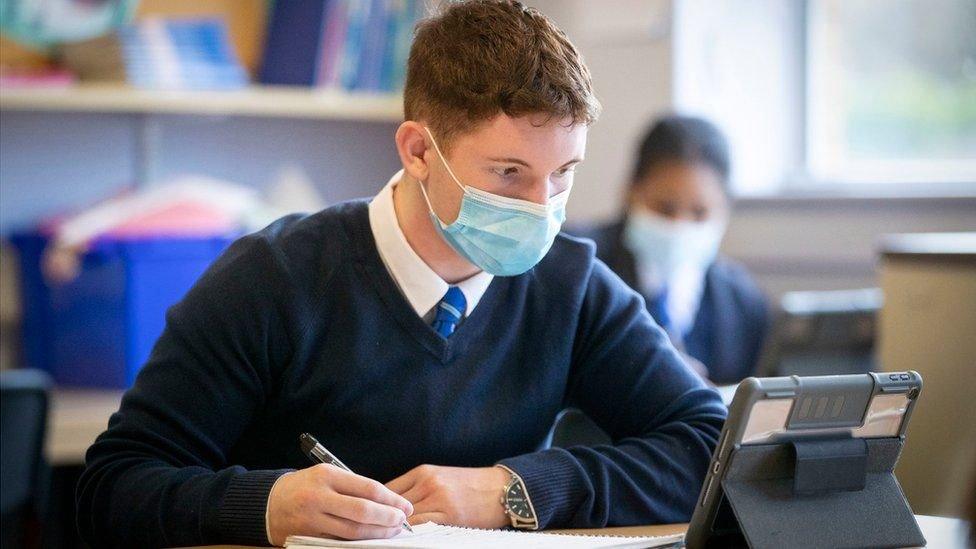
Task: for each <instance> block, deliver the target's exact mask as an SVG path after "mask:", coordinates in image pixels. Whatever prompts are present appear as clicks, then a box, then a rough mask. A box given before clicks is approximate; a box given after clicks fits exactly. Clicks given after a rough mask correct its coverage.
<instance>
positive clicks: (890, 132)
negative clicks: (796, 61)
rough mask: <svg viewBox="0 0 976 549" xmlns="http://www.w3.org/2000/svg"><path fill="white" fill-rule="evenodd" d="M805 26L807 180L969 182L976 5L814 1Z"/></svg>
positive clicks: (974, 134) (975, 173) (974, 178)
mask: <svg viewBox="0 0 976 549" xmlns="http://www.w3.org/2000/svg"><path fill="white" fill-rule="evenodd" d="M807 32H808V40H807V51H806V58H807V76H808V82H807V84H808V87H807V93H806V97H807V113H806V114H807V116H806V120H807V167H808V170H809V176H810V179H811V180H812V181H821V182H830V183H847V182H852V183H855V182H856V183H895V182H901V183H925V182H961V183H970V184H972V183H974V182H976V2H974V1H973V0H815V1H811V2H809V3H808V13H807Z"/></svg>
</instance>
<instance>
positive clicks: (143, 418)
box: [78, 0, 726, 546]
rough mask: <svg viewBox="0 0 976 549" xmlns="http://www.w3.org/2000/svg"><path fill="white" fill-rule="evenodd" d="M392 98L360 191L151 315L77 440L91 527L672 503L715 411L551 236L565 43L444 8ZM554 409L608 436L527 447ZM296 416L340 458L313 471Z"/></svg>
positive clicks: (652, 507)
mask: <svg viewBox="0 0 976 549" xmlns="http://www.w3.org/2000/svg"><path fill="white" fill-rule="evenodd" d="M404 107H405V108H404V110H405V115H406V116H405V118H406V121H405V122H403V124H401V125H400V127H399V128H398V130H397V132H396V135H395V140H394V141H395V146H396V149H397V152H398V154H399V158H400V160H401V164H402V170H401V171H399V172H398V173H396V174H395V175H393V176H392V177H391V178H390V180H389V182H388V183H387V184H386V185H385V186H384V187H383V188H382V190H381V191H380V192H379V193H378V194H377V195H376V196H375V197H373V198H372V199H371V200H355V201H351V202H347V203H343V204H339V205H336V206H334V207H331V208H328V209H326V210H323V211H321V212H318V213H316V214H312V215H293V216H288V217H286V218H283V219H281V220H279V221H277V222H275V223H274V224H272V225H271V226H269V227H268V228H266V229H264V230H262V231H260V232H258V233H255V234H253V235H250V236H247V237H245V238H243V239H241V240H240V241H238V242H237V243H235V244H234V245H233V246H232V247H231V248H230V249H229V250H228V251H227V252H226V253H225V254H224V255H223V256H222V257H221V258H220V259H219V260H218V261H217V262H216V263H215V264H214V266H213V267H212V268H211V269H209V270H208V272H207V273H206V274H205V275H204V276H203V277H202V278H201V280H200V281H199V282H198V283H197V284H196V285H195V286H194V288H193V289H192V290H191V291H190V292H189V293H188V295H187V296H186V297H185V298H184V299H183V300H182V301H181V302H180V303H179V304H177V305H176V306H174V307H173V308H172V309H171V310H170V312H169V314H168V319H167V326H166V329H165V331H164V333H163V335H162V336H161V337H160V339H159V341H158V343H157V344H156V347H155V349H154V351H153V354H152V357H151V358H150V360H149V362H148V364H147V365H146V366H145V367H144V368H143V370H142V372H141V373H140V375H139V377H138V379H137V380H136V383H135V386H134V387H133V388H132V389H131V390H130V391H129V392H128V393H127V394H126V396H125V398H124V399H123V402H122V407H121V409H120V411H119V413H118V414H116V415H114V416H113V418H112V421H111V425H110V427H109V429H108V430H107V431H106V432H105V433H103V434H102V435H101V436H100V437H99V438H98V440H97V441H96V442H95V444H94V445H93V446H92V448H91V449H90V450H89V452H88V455H87V459H86V463H87V465H88V467H87V469H86V471H85V473H84V474H83V476H82V479H81V481H80V483H79V486H78V505H79V527H80V529H81V531H82V534H83V536H84V537H85V538H86V539H87V540H88V541H89V542H90V543H91V544H92V545H96V546H107V545H115V546H158V545H202V544H216V543H238V544H247V545H264V544H268V543H271V544H276V545H280V544H282V543H283V542H284V540H285V538H286V536H288V535H292V534H307V535H316V536H322V535H325V536H334V537H341V538H353V539H358V538H382V537H390V536H394V535H396V534H397V533H399V532H400V529H401V524H402V523H403V521H404V520H407V519H409V521H410V523H412V524H418V523H423V522H427V521H434V522H439V523H444V524H456V525H462V526H470V527H480V528H501V527H503V526H506V525H511V526H514V527H516V528H525V529H539V528H552V527H559V526H563V527H569V526H574V527H599V526H606V525H623V524H639V523H655V522H664V523H672V522H681V521H687V520H688V519H689V517H690V515H691V511H692V509H693V507H694V503H695V499H696V497H697V495H698V492H699V487H700V485H701V482H702V480H703V478H704V475H705V471H706V469H707V467H708V464H709V458H710V456H711V453H712V450H713V449H714V447H715V444H716V441H717V437H718V435H719V432H720V429H721V426H722V422H723V421H724V418H725V413H726V412H725V408H724V406H723V405H722V403H721V400H720V399H719V397H718V395H717V393H716V392H715V391H713V390H712V389H710V388H708V387H707V386H706V385H705V384H704V383H703V382H702V380H701V379H700V378H699V377H698V376H697V375H696V374H695V373H694V372H693V371H691V370H690V369H689V368H688V366H687V365H686V364H684V362H682V360H681V358H680V356H679V355H678V353H677V352H676V351H675V350H674V348H673V347H672V346H671V344H670V343H669V342H668V338H667V335H666V334H665V333H664V332H663V331H662V330H660V329H659V328H658V327H657V326H656V325H655V324H654V322H653V320H652V319H651V317H650V315H648V314H647V312H646V311H645V310H644V307H643V302H642V300H641V299H640V297H639V296H638V295H637V294H636V293H634V292H633V291H631V290H630V289H629V288H627V287H626V285H624V284H623V283H622V282H620V280H619V279H618V278H617V277H615V276H613V274H612V273H611V272H610V271H609V269H607V267H606V266H605V265H604V264H603V263H601V262H599V261H597V260H596V259H595V256H594V248H593V245H592V243H590V242H588V241H584V240H579V239H574V238H571V237H568V236H564V235H561V234H559V229H560V226H561V224H562V222H563V220H564V218H565V213H564V211H565V210H564V208H565V203H566V198H567V196H568V194H569V193H570V192H571V189H572V186H573V168H574V166H575V165H576V164H578V163H579V162H580V161H582V159H583V156H584V152H585V144H586V133H587V128H588V126H589V124H591V123H593V122H594V121H595V120H596V117H597V113H598V111H599V105H598V103H597V101H596V99H595V96H594V94H593V90H592V86H591V82H590V75H589V72H588V70H587V69H586V66H585V65H584V64H583V62H582V59H581V57H580V56H579V54H578V52H577V51H576V49H575V48H574V47H573V45H572V44H571V43H570V42H569V40H568V39H567V38H566V36H565V35H564V34H563V33H562V32H561V31H559V30H558V29H557V28H556V27H555V26H554V25H553V24H552V22H551V21H549V20H548V19H546V18H545V17H544V16H543V15H542V14H541V13H539V12H538V11H536V10H533V9H529V8H526V7H524V6H522V5H521V4H519V3H518V2H513V1H509V0H473V1H469V2H451V3H446V7H445V8H444V11H443V12H441V13H440V14H438V15H435V16H433V17H431V18H429V19H427V20H425V21H423V22H421V23H420V24H419V25H418V29H417V32H416V37H415V40H414V43H413V46H412V48H411V52H410V58H409V64H408V69H407V80H406V89H405V91H404ZM374 183H377V182H364V185H366V184H374ZM566 406H576V407H579V408H581V409H583V410H586V411H587V412H589V413H590V414H591V416H592V417H594V419H595V420H596V421H597V422H598V423H599V424H600V425H601V426H602V427H603V428H604V429H605V430H606V431H608V432H609V433H611V435H612V436H613V438H614V441H615V443H614V445H612V446H611V445H607V446H603V447H595V448H574V449H568V450H564V449H545V448H544V446H545V440H546V437H547V434H548V432H549V429H550V426H551V425H552V423H553V420H554V419H555V417H556V415H557V414H558V413H559V412H560V410H562V409H563V408H565V407H566ZM304 432H308V433H311V434H312V435H313V436H314V437H316V438H317V439H319V440H320V441H321V442H322V443H323V444H324V445H325V446H326V447H327V448H328V449H329V450H331V451H332V453H334V454H335V455H336V456H338V457H339V458H340V459H341V460H342V461H343V462H344V463H345V464H346V465H348V466H349V468H350V469H352V470H353V471H355V472H356V473H351V472H347V471H344V470H340V469H338V468H336V467H334V466H331V465H318V466H313V467H309V466H308V464H307V462H306V457H305V456H304V455H302V453H301V452H300V451H299V447H298V442H297V440H298V437H299V435H300V434H301V433H304Z"/></svg>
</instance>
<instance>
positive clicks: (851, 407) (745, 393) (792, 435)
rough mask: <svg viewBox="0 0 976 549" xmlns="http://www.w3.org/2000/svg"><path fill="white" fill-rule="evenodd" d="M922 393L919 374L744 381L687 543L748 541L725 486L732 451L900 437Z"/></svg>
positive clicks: (692, 546) (705, 544)
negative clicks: (807, 442) (741, 529)
mask: <svg viewBox="0 0 976 549" xmlns="http://www.w3.org/2000/svg"><path fill="white" fill-rule="evenodd" d="M921 388H922V378H921V376H919V374H918V373H917V372H914V371H910V372H884V373H868V374H854V375H834V376H809V377H800V376H790V377H770V378H755V377H750V378H748V379H745V380H744V381H742V383H740V384H739V387H738V389H736V392H735V397H734V398H733V400H732V404H731V406H730V407H729V418H728V420H727V421H726V423H725V427H724V428H723V429H722V434H721V436H720V437H719V443H718V446H717V447H716V448H715V452H714V454H713V455H712V460H711V463H710V464H709V468H708V474H707V476H706V478H705V482H704V483H703V485H702V489H701V493H700V494H699V497H698V500H697V503H696V505H695V510H694V513H693V515H692V519H691V523H690V525H689V527H688V534H687V537H686V544H687V546H688V547H689V548H690V549H695V548H699V547H713V546H714V547H727V546H734V545H740V544H744V540H743V538H742V534H741V532H740V530H739V524H738V522H737V521H736V518H735V517H734V515H733V513H732V509H731V508H730V506H729V503H728V501H726V497H725V494H724V493H723V489H722V480H723V478H724V476H725V473H726V468H725V464H727V463H729V461H730V457H731V456H732V453H733V452H735V451H737V450H739V449H741V448H745V447H751V446H760V445H783V444H791V443H794V442H802V441H817V440H838V439H851V438H864V439H883V438H894V439H902V438H904V436H905V430H906V429H907V427H908V420H909V418H910V416H911V413H912V410H913V408H914V406H915V403H916V401H917V398H918V395H919V392H920V391H921Z"/></svg>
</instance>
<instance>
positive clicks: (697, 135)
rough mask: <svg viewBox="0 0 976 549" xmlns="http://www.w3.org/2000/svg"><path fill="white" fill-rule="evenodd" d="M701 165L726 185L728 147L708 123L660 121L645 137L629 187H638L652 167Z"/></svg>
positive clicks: (683, 118)
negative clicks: (706, 167) (667, 163)
mask: <svg viewBox="0 0 976 549" xmlns="http://www.w3.org/2000/svg"><path fill="white" fill-rule="evenodd" d="M674 161H678V162H687V163H701V164H705V165H706V166H709V167H710V168H712V169H714V170H715V172H716V173H718V175H719V177H720V179H721V180H722V184H723V186H726V187H727V185H728V181H729V143H728V141H727V140H726V139H725V136H724V135H723V134H722V132H721V131H720V130H719V129H718V128H717V127H715V125H714V124H712V123H711V122H709V121H707V120H705V119H703V118H696V117H693V116H680V115H669V116H665V117H663V118H659V119H658V120H657V121H656V122H654V124H653V125H652V126H651V128H650V129H649V130H648V131H647V133H646V134H644V138H643V139H642V140H641V144H640V149H638V152H637V162H636V164H635V165H634V172H633V177H632V178H631V185H632V186H633V185H637V184H638V183H639V182H640V181H641V180H642V179H643V178H644V176H646V175H647V173H648V172H649V171H651V169H652V168H653V167H654V166H657V165H659V164H663V163H666V162H674Z"/></svg>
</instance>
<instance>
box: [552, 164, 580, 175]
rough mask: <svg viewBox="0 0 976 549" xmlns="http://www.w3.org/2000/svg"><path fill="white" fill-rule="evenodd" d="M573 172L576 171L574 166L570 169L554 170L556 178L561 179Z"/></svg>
mask: <svg viewBox="0 0 976 549" xmlns="http://www.w3.org/2000/svg"><path fill="white" fill-rule="evenodd" d="M575 171H576V168H575V166H571V167H568V168H562V169H559V170H556V176H557V177H563V176H564V175H566V174H571V173H573V172H575Z"/></svg>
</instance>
